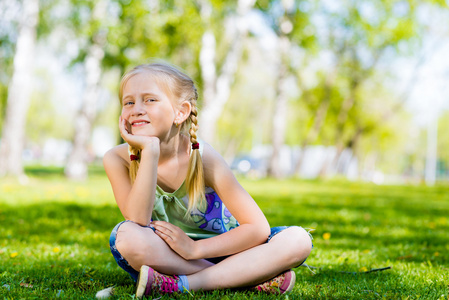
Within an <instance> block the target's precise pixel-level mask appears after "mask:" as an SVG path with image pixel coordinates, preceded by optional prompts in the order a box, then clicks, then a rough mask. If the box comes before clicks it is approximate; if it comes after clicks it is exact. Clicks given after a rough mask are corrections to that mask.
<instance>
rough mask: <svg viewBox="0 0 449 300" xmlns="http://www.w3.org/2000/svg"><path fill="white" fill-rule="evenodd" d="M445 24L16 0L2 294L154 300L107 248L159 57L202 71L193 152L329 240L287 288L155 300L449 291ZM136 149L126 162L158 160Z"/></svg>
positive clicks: (273, 5)
mask: <svg viewBox="0 0 449 300" xmlns="http://www.w3.org/2000/svg"><path fill="white" fill-rule="evenodd" d="M447 28H449V2H448V1H447V0H422V1H417V2H416V1H411V0H395V1H387V0H369V1H303V0H257V1H256V0H236V1H218V0H189V1H181V0H170V1H162V0H131V1H130V0H98V1H90V0H10V1H9V0H8V1H1V2H0V299H8V300H9V299H101V298H102V297H103V298H110V299H135V298H136V295H135V293H136V287H135V282H134V280H133V279H132V278H131V277H130V276H129V275H128V274H127V273H126V272H124V271H123V270H122V269H121V268H120V267H119V266H118V265H117V263H116V262H115V261H114V257H113V256H112V255H111V250H110V247H109V237H110V234H111V230H112V229H113V228H114V226H115V225H116V224H117V223H119V222H121V221H123V220H124V219H125V217H124V215H125V213H124V212H123V211H121V210H120V209H122V208H123V206H122V207H121V208H120V209H119V206H118V205H117V204H118V203H119V202H120V201H119V199H118V198H117V199H116V198H115V197H114V193H113V188H114V184H113V180H111V178H113V177H111V174H113V176H114V174H115V172H111V171H109V173H108V170H107V169H108V168H107V167H106V164H104V163H103V158H104V157H105V154H107V153H108V151H109V150H110V149H111V148H114V149H117V147H119V146H117V145H121V144H124V143H126V142H128V143H129V144H130V145H131V142H130V141H135V140H132V139H130V138H136V137H138V136H139V135H138V134H136V135H134V134H133V132H132V130H134V129H124V128H125V125H126V124H127V123H126V122H128V121H129V122H130V119H127V120H125V123H124V124H125V125H123V124H122V123H119V117H120V122H122V118H123V116H124V115H125V113H124V111H125V110H126V105H128V104H127V103H126V104H125V103H123V99H124V98H122V97H121V95H122V92H123V89H124V88H125V86H126V84H127V83H126V82H125V83H124V84H123V87H121V86H120V82H121V78H123V77H122V76H123V75H124V74H126V73H127V72H129V71H130V70H134V69H133V68H134V67H136V66H138V65H141V64H148V63H156V64H157V63H161V64H165V65H174V66H176V67H177V68H179V69H180V70H181V71H182V72H185V74H188V76H190V77H191V79H192V80H191V81H192V83H193V88H194V90H195V93H194V94H195V95H196V96H195V98H194V102H189V103H190V104H189V105H188V106H187V107H188V108H189V109H190V112H189V114H188V116H187V115H186V116H187V117H186V118H187V119H183V120H182V122H181V124H179V123H178V121H176V120H175V121H176V122H171V121H170V120H169V121H167V124H168V123H170V122H171V123H170V124H168V125H166V126H167V130H170V132H176V133H177V135H176V138H178V137H179V139H180V140H182V139H183V138H184V139H185V140H186V141H187V140H188V142H186V145H188V147H187V148H188V149H189V150H188V151H187V152H188V153H189V155H187V157H190V156H193V155H191V153H192V152H193V151H194V150H198V149H199V147H200V146H199V144H200V143H201V144H202V145H203V141H205V142H207V143H208V144H209V145H210V149H212V148H213V149H214V150H213V151H216V153H217V155H218V156H220V157H222V158H223V159H222V160H220V161H222V162H223V163H224V164H226V165H227V166H229V167H227V169H226V170H229V173H227V174H228V177H229V176H230V175H229V174H232V177H233V176H235V177H236V178H237V180H238V182H239V183H240V185H241V186H242V187H243V188H244V189H245V190H246V191H247V192H248V194H249V195H250V196H251V197H249V198H252V199H254V202H255V203H256V204H257V205H258V206H259V207H260V209H261V210H262V212H263V214H264V215H265V217H266V220H267V221H268V223H269V225H270V226H271V227H274V226H284V225H286V226H295V225H299V226H302V227H303V228H305V229H306V230H307V231H308V232H309V233H310V234H311V235H312V237H313V240H312V243H313V249H312V251H311V253H310V255H309V256H308V258H307V260H306V263H305V265H303V266H300V267H295V268H293V269H292V270H293V272H294V274H295V275H296V282H295V283H294V285H293V289H292V290H291V291H289V292H288V293H286V294H282V295H272V294H266V293H262V292H255V291H254V290H250V289H245V288H240V289H218V290H212V291H204V290H201V289H200V290H196V291H193V290H192V291H187V292H186V293H184V294H172V295H162V294H158V293H154V294H152V296H150V298H147V299H151V297H152V299H449V276H448V275H447V274H449V255H448V253H449V235H448V232H449V214H448V211H449V131H447V130H445V129H446V128H449V99H448V96H447V95H448V89H447V86H449V85H448V82H449V76H448V74H449V61H448V60H447V54H446V53H448V51H449V32H448V31H447ZM133 76H134V75H133ZM130 78H132V77H130ZM167 82H169V81H167ZM157 84H159V85H160V82H159V83H157ZM170 84H171V83H170ZM167 86H169V84H168V83H167ZM165 92H166V93H167V94H169V93H168V92H167V91H165ZM170 95H171V94H170ZM156 98H157V97H156ZM179 99H181V97H179ZM147 100H148V99H146V100H145V101H147ZM181 100H182V99H181ZM181 100H179V101H181ZM150 101H151V102H161V101H160V99H159V98H157V99H150V100H148V102H150ZM170 101H172V98H170ZM189 101H191V100H190V99H189ZM136 103H137V101H136ZM136 103H132V104H133V105H137V104H136ZM170 103H171V104H173V103H174V102H173V103H172V102H170ZM139 105H140V104H139ZM149 107H150V106H147V108H145V109H146V111H145V113H142V112H139V113H140V114H141V115H145V114H149V115H151V114H153V115H152V116H155V113H154V112H153V111H152V110H151V109H150V108H149ZM173 107H175V106H173ZM133 109H134V110H133ZM129 111H131V112H132V113H135V111H137V109H135V108H130V109H129ZM154 111H157V110H154ZM173 111H176V110H175V108H173ZM132 113H131V114H132ZM166 116H168V117H169V118H170V117H171V115H169V114H167V115H166ZM166 116H164V118H162V117H160V120H164V121H161V122H160V124H162V123H163V124H165V123H164V122H165V120H167V118H166ZM128 117H129V115H128ZM169 118H168V119H169ZM155 120H157V118H155ZM186 120H187V121H186ZM183 122H184V123H183ZM136 123H139V126H140V125H141V126H146V125H145V123H146V124H151V126H153V120H151V122H150V121H149V120H146V119H145V118H143V119H142V120H140V121H139V122H137V121H136ZM142 124H144V125H142ZM155 124H156V125H155V126H157V125H158V124H157V122H155ZM186 124H187V125H188V126H191V127H190V128H186V127H185V126H184V125H186ZM192 124H193V125H192ZM129 125H130V126H131V122H130V123H129ZM178 125H181V126H179V127H178ZM159 126H162V125H159ZM164 126H165V125H164ZM170 126H171V127H170ZM144 128H145V127H144ZM160 128H162V127H160ZM163 128H165V127H163ZM164 130H165V129H164ZM197 130H198V141H197V140H196V139H197V136H196V134H197V132H196V131H197ZM143 136H145V135H144V134H143ZM161 136H162V134H160V135H156V137H157V138H158V139H160V138H161ZM173 136H175V135H174V134H173V135H170V138H172V137H173ZM148 137H149V138H154V136H153V135H152V134H147V138H148ZM164 143H165V144H164ZM168 144H169V143H167V141H162V142H161V145H168ZM158 145H159V144H158ZM161 145H159V150H160V149H162V148H160V147H161ZM125 146H126V145H125ZM131 146H132V147H130V148H128V147H127V146H126V148H128V154H125V155H124V156H125V158H126V159H124V161H126V162H125V163H124V165H125V166H126V169H127V170H128V169H131V167H130V166H131V164H132V163H133V161H138V162H139V163H140V160H141V159H142V157H144V155H143V154H142V153H143V152H144V149H143V147H141V148H139V147H136V146H134V145H131ZM201 147H203V146H201ZM123 149H125V148H124V147H122V150H123ZM165 149H167V148H165ZM179 149H181V148H179ZM190 149H191V150H190ZM133 151H134V152H133ZM189 151H191V152H189ZM201 151H203V150H201ZM208 151H211V150H208ZM125 152H126V151H125V150H123V153H125ZM187 152H186V153H187ZM109 153H110V152H109ZM179 153H181V152H179ZM196 153H197V154H198V153H199V151H197V152H196ZM153 154H154V153H153ZM158 155H159V154H158ZM201 155H202V154H201ZM128 156H129V157H128ZM176 157H177V156H176ZM189 159H190V158H188V159H187V160H189ZM175 161H177V160H175ZM179 161H181V160H179ZM189 161H190V160H189ZM204 161H206V162H207V161H208V159H205V160H204ZM158 162H159V164H156V167H155V168H156V171H157V170H161V168H163V167H164V164H163V163H161V161H158ZM136 163H137V162H136ZM209 163H210V162H209ZM186 165H187V163H186V164H181V163H180V164H179V165H178V164H173V165H171V166H177V167H179V168H177V167H176V168H171V169H169V170H168V171H170V172H166V173H165V174H172V173H177V174H178V173H183V174H186V173H187V167H186V168H185V170H184V169H183V167H185V166H186ZM189 167H190V163H189ZM166 168H168V167H166ZM201 168H202V167H201ZM105 169H106V170H105ZM180 170H181V171H180ZM205 170H206V171H207V170H208V168H207V167H206V168H205ZM136 172H138V171H136ZM209 172H210V171H209ZM183 174H181V175H182V176H181V175H179V176H180V177H182V178H181V179H185V178H186V176H184V175H183ZM195 174H196V173H195ZM121 175H123V174H121ZM156 175H157V176H156V177H157V181H154V180H153V181H152V182H155V183H157V184H158V185H159V183H160V182H159V179H160V178H159V175H160V174H159V173H157V172H156ZM134 176H137V175H136V174H134ZM179 176H178V177H176V178H177V179H179V178H180V177H179ZM217 177H220V176H217ZM224 177H225V176H224ZM224 177H223V178H224ZM117 178H118V177H117ZM120 178H121V179H123V178H125V181H126V182H128V180H129V181H130V184H129V186H132V183H131V182H134V180H135V178H136V177H135V178H134V179H132V177H131V179H129V178H128V174H126V176H122V177H120ZM214 178H215V177H214ZM223 178H222V179H223ZM153 179H154V178H153ZM155 180H156V179H155ZM173 181H174V180H172V181H171V182H170V181H168V184H167V182H165V184H166V186H169V187H173V186H176V187H179V184H178V185H177V184H174V183H173ZM186 181H187V179H186ZM116 182H117V181H116ZM121 182H124V181H121ZM180 182H181V183H182V184H181V187H182V186H183V184H184V182H185V181H180ZM214 183H215V184H216V185H217V186H219V185H220V184H221V182H220V181H219V180H217V181H216V182H214ZM111 185H112V188H111ZM148 186H150V184H149V185H148ZM217 186H214V189H216V187H217ZM205 187H207V188H211V187H210V186H205V185H204V184H203V185H202V189H204V188H205ZM234 187H235V186H234ZM116 189H117V185H116ZM172 190H176V189H175V188H172ZM216 190H217V189H216ZM222 193H223V192H222ZM153 195H154V194H153ZM115 196H117V195H115ZM190 196H191V195H190V194H189V197H190ZM150 198H151V197H148V199H150ZM151 199H152V198H151ZM239 200H241V199H239ZM147 201H150V202H151V201H153V200H147ZM227 201H229V202H227V203H231V202H230V200H229V199H227ZM232 201H235V200H232ZM251 201H252V200H251ZM189 203H190V202H189ZM189 205H190V204H189ZM152 206H153V204H151V207H150V208H149V209H148V210H147V211H148V219H150V217H151V220H152V219H153V216H152V215H151V212H150V211H152V209H153V208H152ZM154 206H155V205H154ZM226 206H228V205H226ZM189 208H190V206H189ZM228 212H229V211H228ZM235 212H236V210H234V213H235ZM234 213H233V214H234ZM127 219H129V218H128V217H127ZM131 219H132V218H131ZM137 223H138V222H137ZM250 223H251V222H250ZM245 225H246V224H245ZM239 229H240V228H239ZM228 233H232V232H226V234H228ZM232 234H233V233H232ZM214 238H215V237H214ZM266 244H268V242H267V243H266ZM272 244H273V243H272ZM300 246H301V245H300ZM170 247H171V246H170ZM172 249H173V250H174V248H172ZM240 250H242V252H244V251H246V249H243V248H242V249H240ZM240 250H239V251H235V252H232V254H235V253H238V254H240ZM174 251H175V252H176V250H174ZM281 251H282V250H281ZM178 254H179V253H178ZM203 258H207V257H204V256H203ZM300 261H302V259H301V260H300ZM252 274H253V273H252ZM273 276H274V275H273Z"/></svg>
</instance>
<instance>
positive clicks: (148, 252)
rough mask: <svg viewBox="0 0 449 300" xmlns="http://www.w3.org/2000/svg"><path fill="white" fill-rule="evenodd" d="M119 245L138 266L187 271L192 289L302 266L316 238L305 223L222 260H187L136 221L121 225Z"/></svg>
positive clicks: (242, 282)
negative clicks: (312, 239)
mask: <svg viewBox="0 0 449 300" xmlns="http://www.w3.org/2000/svg"><path fill="white" fill-rule="evenodd" d="M116 247H117V249H118V251H119V252H120V253H121V254H122V256H123V257H124V258H125V259H126V260H127V261H128V263H129V264H130V265H131V267H133V268H134V269H135V270H139V269H140V267H141V266H142V265H148V266H150V267H152V268H153V269H155V270H157V271H158V272H160V273H164V274H168V275H178V274H183V275H184V274H185V275H187V279H188V281H189V285H190V290H193V291H196V290H215V289H223V288H237V287H244V286H253V285H256V284H259V283H261V282H264V281H266V280H268V279H270V278H272V277H274V276H276V275H278V274H279V273H281V272H282V271H285V270H287V269H290V268H293V267H296V266H298V265H299V264H300V263H301V262H303V261H304V260H305V259H306V258H307V257H308V256H309V254H310V251H311V249H312V242H311V239H310V237H309V234H308V233H307V232H306V231H305V230H304V229H303V228H301V227H289V228H287V229H285V230H283V231H281V232H279V233H278V234H277V235H275V236H274V237H273V238H272V239H271V240H270V242H268V243H266V244H262V245H259V246H256V247H253V248H251V249H248V250H246V251H243V252H240V253H237V254H235V255H232V256H230V257H228V258H226V259H225V260H223V261H221V262H220V263H218V264H213V263H211V262H209V261H207V260H204V259H200V260H189V261H187V260H185V259H183V258H182V257H180V256H179V255H178V254H177V253H176V252H174V251H173V250H172V249H171V248H170V247H169V246H168V245H167V244H166V243H165V242H164V241H163V240H162V239H161V238H159V237H158V236H157V235H156V234H155V233H154V232H153V230H152V229H150V228H147V227H141V226H139V225H137V224H135V223H132V222H126V223H123V224H122V225H121V226H120V228H119V229H118V233H117V238H116Z"/></svg>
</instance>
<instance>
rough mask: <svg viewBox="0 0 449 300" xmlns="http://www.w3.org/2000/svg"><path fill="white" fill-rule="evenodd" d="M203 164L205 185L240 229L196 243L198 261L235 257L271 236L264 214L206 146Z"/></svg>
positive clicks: (220, 159) (222, 162) (215, 153)
mask: <svg viewBox="0 0 449 300" xmlns="http://www.w3.org/2000/svg"><path fill="white" fill-rule="evenodd" d="M203 162H204V174H205V175H204V176H205V182H206V186H210V187H211V188H213V189H214V190H215V192H216V193H217V194H218V196H219V197H220V199H221V200H222V201H223V203H224V204H225V205H226V207H227V208H228V210H229V211H230V212H231V214H232V215H233V216H234V217H235V218H236V219H237V221H238V222H239V223H240V226H238V227H237V228H234V229H232V230H231V231H229V232H226V233H223V234H220V235H218V236H215V237H212V238H209V239H203V240H199V241H197V242H195V244H196V247H195V250H196V251H197V256H198V258H210V257H219V256H224V255H230V254H235V253H238V252H241V251H243V250H246V249H248V248H251V247H254V246H256V245H259V244H262V243H264V242H265V241H266V240H267V238H268V236H269V234H270V225H269V224H268V221H267V219H266V217H265V215H264V214H263V212H262V210H261V209H260V208H259V206H258V205H257V204H256V202H255V201H254V200H253V198H252V197H251V196H250V195H249V194H248V192H247V191H246V190H245V189H244V188H243V187H242V186H241V185H240V183H239V182H238V181H237V179H236V178H235V176H234V174H233V173H232V171H231V169H230V168H229V166H228V165H227V163H226V162H225V161H224V159H223V158H222V157H221V155H219V154H218V153H217V152H216V151H215V150H214V149H213V148H212V147H211V146H209V145H208V144H205V145H204V152H203Z"/></svg>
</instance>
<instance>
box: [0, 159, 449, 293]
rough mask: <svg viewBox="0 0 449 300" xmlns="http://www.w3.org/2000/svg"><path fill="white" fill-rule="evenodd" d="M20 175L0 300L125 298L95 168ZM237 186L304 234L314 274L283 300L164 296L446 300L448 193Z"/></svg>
mask: <svg viewBox="0 0 449 300" xmlns="http://www.w3.org/2000/svg"><path fill="white" fill-rule="evenodd" d="M27 172H28V175H29V182H28V183H27V184H26V185H20V184H19V183H17V182H16V181H15V180H12V179H1V181H0V299H56V298H60V299H95V294H96V292H97V291H99V290H101V289H104V288H107V287H110V286H115V296H114V297H113V299H131V298H133V292H134V284H133V281H132V280H131V279H130V278H129V277H128V275H127V274H126V273H125V272H123V271H121V269H119V267H118V266H116V264H115V261H114V260H113V258H112V256H111V254H110V252H109V248H108V238H109V233H110V230H111V229H112V228H113V226H114V225H115V224H116V223H118V222H119V221H121V220H122V217H121V215H120V212H119V210H118V208H117V206H116V205H115V202H114V199H113V196H112V192H111V190H110V186H109V182H108V180H107V178H106V177H105V175H104V174H103V173H102V171H101V169H99V168H95V169H93V170H92V175H91V177H90V180H89V181H88V182H69V181H67V180H65V179H64V178H63V176H62V172H61V170H60V169H57V168H55V169H51V168H37V167H35V168H28V169H27ZM241 183H242V185H243V186H244V187H245V188H246V189H247V190H248V191H249V193H250V194H251V195H252V196H253V197H254V199H255V200H256V201H257V203H258V204H259V205H260V206H261V208H262V209H263V211H264V212H265V213H266V216H267V218H268V220H269V221H270V223H271V225H272V226H276V225H294V224H299V225H301V226H303V227H305V228H310V229H313V231H312V232H313V236H314V241H313V242H314V246H315V248H314V250H313V251H312V254H311V256H310V257H309V259H308V260H307V263H308V264H309V265H310V266H313V267H316V269H313V272H311V271H310V270H309V269H307V268H303V267H301V268H297V269H295V271H296V274H297V282H296V285H295V288H294V290H293V292H292V293H290V294H289V295H286V296H282V297H275V296H265V295H258V294H252V293H250V292H235V291H220V292H210V293H202V292H197V293H193V294H192V295H185V296H175V297H171V298H176V299H381V298H382V299H383V298H385V299H418V298H419V299H449V292H448V289H449V279H448V275H447V274H448V273H449V255H448V252H449V234H448V233H449V215H448V211H449V186H447V185H442V186H437V187H434V188H428V187H424V186H377V185H373V184H366V183H355V182H346V181H329V182H322V181H304V180H293V179H292V180H283V181H275V180H269V179H265V180H257V181H255V180H249V179H242V180H241ZM385 267H390V269H387V270H384V271H375V272H369V271H370V270H373V269H379V268H385ZM169 298H170V297H168V296H165V297H162V299H169Z"/></svg>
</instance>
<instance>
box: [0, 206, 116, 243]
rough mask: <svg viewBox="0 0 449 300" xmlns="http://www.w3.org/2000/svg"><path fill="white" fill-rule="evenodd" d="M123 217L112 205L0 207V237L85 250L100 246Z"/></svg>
mask: <svg viewBox="0 0 449 300" xmlns="http://www.w3.org/2000/svg"><path fill="white" fill-rule="evenodd" d="M122 219H123V217H122V216H121V214H120V211H119V209H118V208H117V206H116V205H103V206H89V205H79V204H76V203H61V202H46V203H43V204H30V205H21V206H7V205H2V206H0V224H1V229H0V236H1V237H2V238H3V239H9V240H16V241H19V242H20V241H21V242H29V243H38V242H44V243H54V244H73V243H77V242H82V243H86V242H87V246H93V244H98V243H104V242H105V241H103V240H101V239H102V238H107V237H108V235H109V233H110V231H111V230H112V228H113V227H114V226H115V224H117V223H118V222H120V221H121V220H122Z"/></svg>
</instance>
